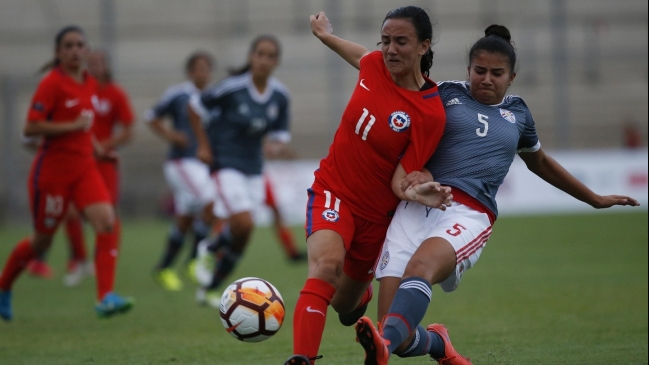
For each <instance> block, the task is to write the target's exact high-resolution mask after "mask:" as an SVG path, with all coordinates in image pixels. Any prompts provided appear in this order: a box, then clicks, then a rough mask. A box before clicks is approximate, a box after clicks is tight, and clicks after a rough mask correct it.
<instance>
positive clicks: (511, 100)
mask: <svg viewBox="0 0 649 365" xmlns="http://www.w3.org/2000/svg"><path fill="white" fill-rule="evenodd" d="M502 105H503V106H506V107H510V108H517V109H520V110H521V111H523V112H527V113H529V108H528V107H527V104H526V103H525V100H523V98H522V97H520V96H519V95H507V96H505V98H504V99H503V102H502Z"/></svg>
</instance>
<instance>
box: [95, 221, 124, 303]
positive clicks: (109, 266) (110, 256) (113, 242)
mask: <svg viewBox="0 0 649 365" xmlns="http://www.w3.org/2000/svg"><path fill="white" fill-rule="evenodd" d="M117 244H118V240H117V232H116V231H114V230H113V232H107V233H97V236H96V244H95V271H96V276H97V300H98V301H101V300H102V299H103V298H104V296H105V295H106V294H108V293H110V292H112V291H113V286H114V285H115V268H116V266H117V256H118V254H119V252H118V247H117Z"/></svg>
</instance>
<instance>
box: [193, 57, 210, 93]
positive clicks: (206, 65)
mask: <svg viewBox="0 0 649 365" xmlns="http://www.w3.org/2000/svg"><path fill="white" fill-rule="evenodd" d="M189 78H190V79H191V80H192V82H193V83H194V85H196V86H197V87H198V88H199V89H202V88H204V87H205V85H207V84H208V83H209V82H210V79H211V78H212V65H210V62H209V61H208V60H206V59H205V58H203V57H201V58H198V59H197V60H196V61H195V62H194V65H193V66H192V69H191V71H190V72H189Z"/></svg>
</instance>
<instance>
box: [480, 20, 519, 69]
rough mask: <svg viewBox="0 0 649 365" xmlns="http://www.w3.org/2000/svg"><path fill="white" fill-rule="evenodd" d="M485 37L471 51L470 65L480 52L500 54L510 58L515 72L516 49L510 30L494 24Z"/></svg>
mask: <svg viewBox="0 0 649 365" xmlns="http://www.w3.org/2000/svg"><path fill="white" fill-rule="evenodd" d="M484 33H485V36H484V37H482V38H480V39H478V41H477V42H475V43H474V44H473V46H471V49H470V50H469V65H470V64H471V63H472V62H473V59H474V58H475V57H476V56H477V55H478V54H479V53H480V52H483V51H485V52H489V53H498V54H502V55H504V56H507V58H509V66H510V68H511V71H512V72H514V71H515V68H516V48H514V42H512V36H511V34H510V33H509V29H507V27H505V26H504V25H497V24H492V25H490V26H488V27H487V29H485V31H484Z"/></svg>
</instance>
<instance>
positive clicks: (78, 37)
mask: <svg viewBox="0 0 649 365" xmlns="http://www.w3.org/2000/svg"><path fill="white" fill-rule="evenodd" d="M87 55H88V49H87V48H86V39H85V37H84V36H83V35H82V34H80V33H78V32H68V33H66V34H65V35H64V36H63V38H62V39H61V42H60V43H59V45H58V46H57V47H56V58H57V59H58V60H59V62H60V64H61V66H63V67H64V68H66V69H69V70H78V69H79V68H81V66H82V65H83V64H84V62H85V61H86V58H87Z"/></svg>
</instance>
